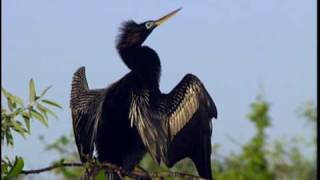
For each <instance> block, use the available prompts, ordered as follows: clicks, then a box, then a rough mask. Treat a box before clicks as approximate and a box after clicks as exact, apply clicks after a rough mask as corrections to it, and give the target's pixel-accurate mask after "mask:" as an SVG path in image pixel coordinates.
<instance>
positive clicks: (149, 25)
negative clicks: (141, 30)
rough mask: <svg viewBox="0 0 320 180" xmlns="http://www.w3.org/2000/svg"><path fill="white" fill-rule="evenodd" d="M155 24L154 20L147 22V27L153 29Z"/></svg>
mask: <svg viewBox="0 0 320 180" xmlns="http://www.w3.org/2000/svg"><path fill="white" fill-rule="evenodd" d="M153 24H154V23H153V22H147V23H146V28H147V29H151V28H152V27H153Z"/></svg>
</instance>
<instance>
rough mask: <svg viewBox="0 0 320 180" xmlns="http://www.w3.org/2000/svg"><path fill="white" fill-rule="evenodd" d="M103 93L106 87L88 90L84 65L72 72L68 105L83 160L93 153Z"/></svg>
mask: <svg viewBox="0 0 320 180" xmlns="http://www.w3.org/2000/svg"><path fill="white" fill-rule="evenodd" d="M105 94H106V89H98V90H89V87H88V84H87V80H86V76H85V68H84V67H81V68H79V69H78V70H77V71H76V72H75V73H74V76H73V81H72V89H71V101H70V107H71V111H72V120H73V122H72V123H73V130H74V135H75V140H76V144H77V148H78V151H79V154H80V159H81V161H83V162H85V161H87V160H88V159H90V158H91V157H92V154H93V150H94V141H95V137H96V131H97V126H98V124H99V121H100V118H101V111H102V106H103V102H104V97H105Z"/></svg>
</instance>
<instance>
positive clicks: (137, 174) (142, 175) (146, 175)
mask: <svg viewBox="0 0 320 180" xmlns="http://www.w3.org/2000/svg"><path fill="white" fill-rule="evenodd" d="M95 165H96V166H97V167H99V168H100V169H104V170H106V171H107V172H115V173H118V174H119V175H122V176H128V177H131V178H139V179H150V178H152V179H153V178H160V179H163V178H165V177H181V178H184V179H197V180H205V179H204V178H201V177H199V176H195V175H191V174H186V173H179V172H171V171H167V172H143V171H137V170H133V171H126V170H124V169H122V168H121V167H119V166H116V165H114V164H110V163H103V164H95ZM84 166H85V164H82V163H59V164H54V165H51V166H48V167H45V168H40V169H33V170H22V171H21V172H20V173H21V174H25V175H28V174H38V173H43V172H46V171H51V170H53V169H57V168H62V167H84Z"/></svg>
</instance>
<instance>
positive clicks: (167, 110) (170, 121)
mask: <svg viewBox="0 0 320 180" xmlns="http://www.w3.org/2000/svg"><path fill="white" fill-rule="evenodd" d="M146 99H148V98H146ZM151 100H152V99H150V101H151ZM149 104H150V103H145V106H148V105H149ZM151 104H152V103H151ZM140 107H141V106H140ZM131 109H133V108H131ZM139 111H140V112H142V113H140V114H141V116H140V118H139V119H138V118H135V117H130V119H131V120H133V122H134V124H135V126H137V129H138V131H139V133H140V136H141V138H142V139H143V142H144V144H145V146H146V147H147V149H148V150H149V152H150V153H151V155H152V156H153V157H154V159H159V157H160V159H161V160H162V161H164V162H165V163H166V164H167V165H169V166H171V165H173V164H174V163H175V162H177V161H179V160H180V159H182V158H184V157H190V156H191V155H192V153H193V152H190V151H191V150H192V149H194V148H193V146H197V145H198V144H197V143H199V142H200V141H199V139H201V138H206V139H208V137H209V143H210V137H211V128H212V127H211V118H212V117H215V118H216V117H217V110H216V106H215V104H214V102H213V100H212V99H211V97H210V96H209V94H208V92H207V91H206V89H205V88H204V86H203V84H202V83H201V81H200V80H199V79H198V78H197V77H196V76H194V75H191V74H188V75H186V76H185V77H184V78H183V79H182V80H181V82H180V83H179V84H178V85H177V86H176V87H175V88H174V89H173V90H172V91H171V92H170V93H169V94H163V95H162V97H161V98H160V99H159V100H158V103H157V105H156V107H152V106H151V105H149V108H147V107H144V108H140V109H139ZM146 124H148V126H146ZM160 136H161V137H160ZM163 139H165V140H163ZM150 144H152V145H150ZM200 145H202V144H200ZM188 150H190V151H188ZM210 150H211V147H210Z"/></svg>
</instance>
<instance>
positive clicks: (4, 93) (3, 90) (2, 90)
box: [1, 87, 9, 97]
mask: <svg viewBox="0 0 320 180" xmlns="http://www.w3.org/2000/svg"><path fill="white" fill-rule="evenodd" d="M1 92H2V93H3V95H4V96H5V97H8V96H9V93H8V91H6V90H5V89H4V88H3V87H1Z"/></svg>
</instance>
